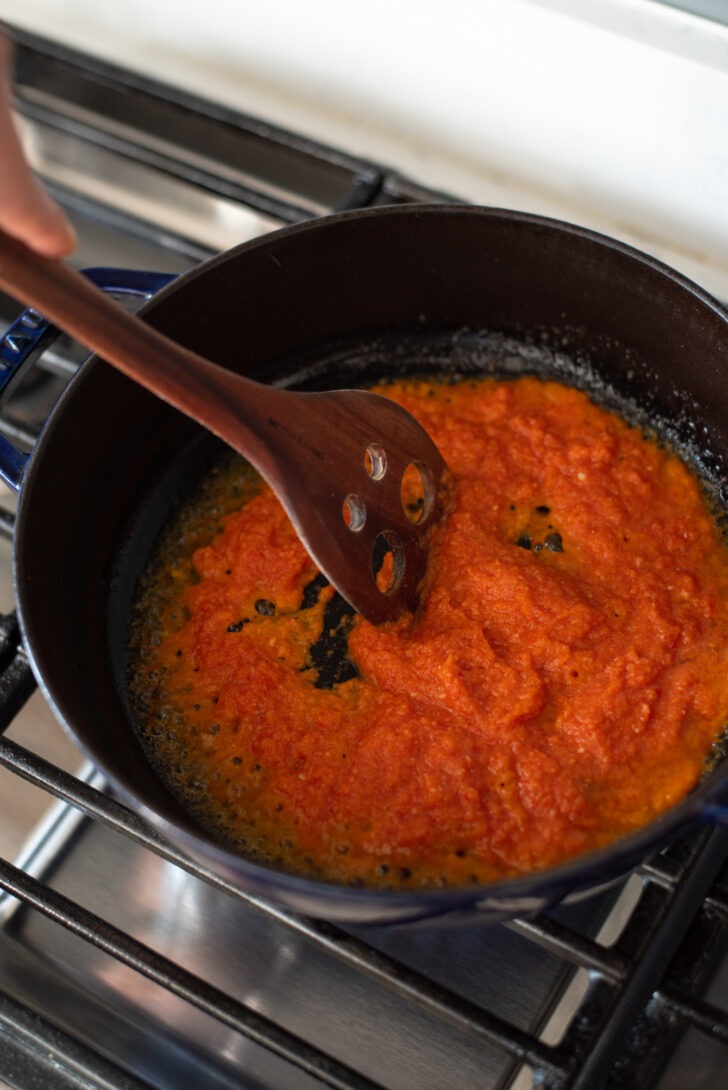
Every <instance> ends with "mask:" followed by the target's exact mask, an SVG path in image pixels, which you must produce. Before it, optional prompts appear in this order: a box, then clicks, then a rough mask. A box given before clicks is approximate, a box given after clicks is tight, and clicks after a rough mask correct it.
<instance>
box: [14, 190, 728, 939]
mask: <svg viewBox="0 0 728 1090" xmlns="http://www.w3.org/2000/svg"><path fill="white" fill-rule="evenodd" d="M125 277H127V274H124V273H115V274H114V275H113V276H111V277H110V278H109V277H108V276H107V280H108V279H110V280H111V281H112V282H111V283H109V284H107V286H109V287H114V288H116V289H119V288H120V287H121V288H124V286H125V284H127V283H128V285H129V288H128V290H139V281H138V278H136V279H135V278H134V277H133V276H131V274H128V277H127V278H126V279H125ZM163 279H164V278H162V280H163ZM159 283H161V280H160V281H157V280H155V279H154V278H152V279H151V280H149V279H147V280H143V281H142V285H141V290H143V291H145V292H151V290H152V289H153V288H156V287H158V286H159ZM140 313H141V314H142V316H143V317H144V319H145V320H146V321H147V322H149V323H151V324H152V325H154V326H156V327H157V328H158V329H160V330H162V331H163V332H165V333H167V334H168V335H170V336H171V337H173V338H174V339H176V340H178V341H180V342H181V343H182V344H184V345H186V346H188V347H189V348H191V349H193V350H195V351H197V352H199V353H201V354H202V355H204V356H206V357H208V358H210V359H213V360H215V361H217V362H218V363H220V364H222V365H224V366H227V367H230V368H233V369H245V370H246V372H247V373H249V374H251V375H252V376H253V377H255V378H257V379H259V380H260V381H266V382H277V383H291V384H296V385H298V386H301V387H304V388H313V387H326V386H342V385H362V384H367V383H370V382H372V381H378V380H379V379H382V378H386V377H397V376H399V375H401V374H403V373H407V372H415V371H416V372H417V373H423V372H425V373H428V372H435V371H436V372H441V371H443V370H445V371H449V372H453V373H458V374H463V373H464V374H472V373H480V372H485V373H500V372H502V373H504V374H517V373H521V372H524V373H525V372H534V371H535V372H537V373H544V374H550V375H552V376H553V377H556V378H561V379H563V380H564V381H567V382H571V383H573V384H575V385H578V386H581V387H582V388H584V389H586V390H587V391H591V392H593V393H594V395H595V396H598V397H604V398H608V397H610V396H612V395H615V396H618V397H619V398H620V399H621V400H622V401H624V403H625V404H629V405H631V406H633V407H634V412H635V414H637V415H638V416H641V417H643V418H648V419H649V420H651V421H653V422H655V424H656V425H657V426H658V428H662V429H663V431H664V432H665V433H666V435H667V436H668V437H669V439H670V440H671V441H672V442H673V443H675V444H676V445H677V447H678V448H679V449H680V450H681V451H682V452H683V453H684V454H685V456H686V457H688V458H689V459H692V460H693V461H694V462H695V463H696V465H698V466H699V468H700V471H701V472H702V473H703V474H704V475H705V477H706V480H708V482H709V487H710V489H711V491H712V492H713V494H714V498H715V501H716V503H718V504H721V505H722V504H725V503H726V502H728V486H727V485H726V484H725V480H726V475H727V472H728V313H727V312H726V310H725V309H724V308H723V307H722V306H721V305H720V304H719V303H718V302H717V301H715V300H714V299H712V298H711V297H710V296H709V295H708V294H706V293H705V292H704V291H703V290H701V289H700V288H699V287H698V286H696V285H695V284H693V283H690V282H689V281H688V280H686V279H685V278H684V277H683V276H681V275H679V274H678V273H677V272H675V271H672V270H671V269H669V268H667V267H665V266H664V265H662V264H661V263H660V262H658V261H656V260H654V259H653V258H651V257H649V256H646V255H645V254H642V253H640V252H638V251H636V250H634V249H632V248H630V247H628V246H626V245H624V244H622V243H621V242H619V241H615V240H613V239H610V238H607V237H604V236H600V235H598V234H595V233H594V232H592V231H590V230H586V229H583V228H580V227H577V226H573V225H570V224H567V223H562V222H557V221H554V220H550V219H546V218H543V217H539V216H536V215H529V214H524V213H520V212H512V211H507V210H500V209H489V208H475V207H471V206H466V205H427V206H421V205H402V206H383V207H380V208H373V209H366V210H358V211H354V212H347V213H343V214H341V215H334V216H330V217H325V218H322V219H319V220H315V221H311V222H307V223H304V224H299V225H297V226H294V227H291V228H284V229H281V230H279V231H275V232H273V233H271V234H269V235H267V236H265V237H263V238H261V239H257V240H254V241H252V242H249V243H246V244H244V245H242V246H239V247H236V248H235V249H233V250H230V251H228V252H226V253H223V254H220V255H219V256H216V257H214V258H213V259H211V260H209V261H207V262H205V263H204V264H202V265H200V266H198V267H197V268H195V269H193V270H192V271H190V272H188V273H186V274H184V275H181V276H179V277H177V278H175V279H172V280H171V281H170V282H168V283H166V285H165V286H163V287H161V288H160V290H158V291H156V292H155V293H154V294H152V295H151V297H150V298H149V299H148V300H147V301H146V302H145V303H144V304H143V306H142V308H141V311H140ZM41 328H42V322H41V320H40V319H39V318H38V316H37V315H34V314H32V313H29V314H28V313H26V315H24V316H23V318H21V320H20V323H19V324H18V326H16V327H15V329H14V331H13V332H12V334H11V335H10V337H9V338H6V339H5V341H4V342H3V345H2V355H3V358H4V359H5V361H6V362H8V361H10V360H12V359H13V358H14V357H15V356H18V357H19V356H22V355H24V353H23V352H22V351H20V348H22V344H21V342H23V341H32V340H33V338H34V337H35V335H36V331H37V330H39V329H41ZM19 333H20V334H22V336H19ZM219 456H220V449H219V445H218V444H217V443H216V441H215V440H212V439H211V438H210V437H209V436H208V435H207V434H205V433H204V432H203V431H202V430H201V429H200V428H198V427H197V426H196V425H194V424H193V423H191V422H190V421H189V420H188V419H187V418H186V417H182V416H181V415H180V414H179V413H177V412H176V411H175V410H173V409H171V408H170V407H169V406H167V405H166V404H164V403H162V402H161V401H159V400H158V399H156V398H155V397H154V396H153V395H151V394H149V393H147V392H146V391H145V390H143V389H142V388H141V387H139V386H137V385H135V384H134V383H133V382H131V381H130V380H129V379H127V378H125V377H124V376H122V375H121V374H119V373H118V372H117V371H116V370H114V369H112V368H111V367H109V366H108V365H107V364H106V363H104V361H103V360H101V359H98V358H95V357H91V358H89V359H88V360H87V361H86V362H85V363H84V364H83V365H82V366H81V367H80V368H79V370H78V372H77V374H76V375H75V376H74V378H73V379H72V380H71V382H70V383H69V384H68V386H67V387H66V389H65V391H64V393H63V394H62V396H61V397H60V399H59V401H58V403H57V404H56V406H55V408H54V409H53V411H52V413H51V414H50V416H49V419H48V421H47V423H46V425H45V427H44V429H43V431H42V434H41V436H40V438H39V440H38V442H37V444H36V446H35V448H34V449H33V451H32V452H31V454H30V455H29V456H26V455H21V454H19V453H18V452H17V451H16V450H14V449H13V448H12V447H11V446H10V444H9V443H8V441H7V440H6V439H2V441H1V443H0V461H1V462H2V474H3V476H4V478H5V479H6V480H7V481H9V482H10V483H11V484H12V485H13V486H14V487H15V488H17V489H18V490H19V504H18V513H17V523H16V536H15V546H14V549H15V551H14V565H15V569H14V570H15V585H16V593H17V605H18V613H19V618H20V623H21V628H22V632H23V638H24V640H25V642H26V645H27V651H28V654H29V656H30V661H31V663H32V666H33V670H34V672H35V674H36V676H37V678H38V681H39V684H40V686H41V688H42V690H43V692H44V693H45V695H46V697H47V699H48V700H49V702H50V704H51V706H52V707H53V709H54V711H55V714H56V715H57V717H58V718H59V720H60V722H61V723H62V724H63V725H64V726H65V727H66V729H67V730H68V731H69V732H70V734H71V735H72V737H73V738H74V739H75V740H76V742H77V743H78V745H79V746H80V747H81V749H82V750H83V751H85V753H86V754H87V755H88V756H89V757H90V758H91V760H92V761H93V762H94V763H95V764H96V765H97V766H98V767H99V768H100V769H101V770H102V771H103V773H104V774H105V776H106V778H107V781H108V783H109V785H110V788H111V790H113V791H114V792H115V793H116V794H117V795H118V797H119V798H120V799H121V800H122V801H123V802H124V803H125V804H126V805H127V806H129V807H130V808H131V809H132V810H133V811H135V812H136V813H137V814H139V815H141V817H142V818H144V819H146V820H147V821H148V822H149V823H150V824H151V825H153V826H154V827H155V828H156V829H157V831H158V832H159V833H160V834H161V835H162V836H163V837H164V838H166V839H167V840H168V841H169V842H171V843H172V844H174V845H175V846H176V847H177V848H178V849H180V850H181V851H182V852H183V853H185V854H186V855H188V856H189V857H190V858H191V859H193V860H196V861H198V862H199V863H201V864H202V865H204V867H205V868H207V869H208V870H211V871H212V872H214V873H216V874H219V875H220V876H222V877H224V878H225V879H226V880H229V881H231V882H233V883H235V884H236V885H237V886H238V887H240V888H241V889H243V890H246V891H249V892H251V893H254V894H256V895H259V896H262V897H264V898H268V899H269V900H271V901H274V902H277V903H279V904H282V905H285V906H287V907H289V908H292V909H294V910H297V911H300V912H303V913H307V914H311V915H314V916H317V917H321V918H328V919H331V920H338V921H342V922H347V923H351V924H405V923H409V924H412V923H415V922H423V921H424V922H428V923H435V922H437V923H450V924H460V923H464V922H473V921H482V922H494V921H496V920H499V919H503V918H507V917H513V916H517V915H525V914H530V913H534V912H537V911H541V910H544V909H546V908H547V907H549V906H550V905H553V904H554V903H556V902H558V901H561V900H563V899H565V898H570V897H576V896H582V895H584V893H585V892H586V891H589V890H590V889H592V888H593V887H596V886H599V885H602V884H603V883H605V882H606V881H609V880H612V879H614V878H616V877H617V876H618V875H620V874H623V873H625V872H627V871H628V870H629V869H630V868H631V867H633V866H634V865H636V864H637V863H639V862H640V861H641V860H643V859H644V858H645V856H646V855H648V854H649V853H650V852H653V851H655V850H657V849H659V848H660V847H661V846H663V845H664V844H666V843H667V842H669V840H670V838H672V837H674V835H675V834H676V832H677V831H678V830H679V829H682V828H683V827H685V826H686V825H687V824H689V823H691V822H693V821H699V820H703V821H706V820H712V821H715V820H718V821H725V820H726V817H727V816H728V808H726V806H724V801H725V800H728V762H727V761H726V760H719V761H716V762H715V765H714V767H713V769H712V771H711V772H710V774H709V775H708V776H706V778H705V779H704V780H703V781H702V782H701V783H700V784H699V785H698V787H696V788H695V790H693V791H692V793H691V794H690V795H689V796H688V797H687V798H686V799H685V800H684V801H683V802H681V803H680V804H679V805H677V806H675V807H673V808H672V809H671V810H669V811H668V812H667V813H665V814H664V815H663V816H662V817H661V818H659V819H658V820H657V821H654V822H653V823H651V824H650V825H649V826H648V827H646V828H645V829H643V830H642V831H640V832H638V833H636V834H633V835H631V836H629V837H626V838H624V839H623V840H620V841H618V842H616V843H614V844H612V845H611V846H609V847H607V848H605V849H602V850H600V851H598V852H595V853H593V854H591V855H588V856H584V857H581V858H578V859H576V860H573V861H571V862H569V863H567V864H565V865H563V866H560V867H557V868H553V869H550V870H545V871H541V872H534V873H532V874H528V875H523V876H520V877H518V878H513V879H508V880H503V881H498V882H495V883H492V884H490V885H477V886H469V887H467V888H458V889H455V888H448V889H442V890H441V889H437V890H432V889H428V890H409V891H405V890H402V891H399V890H397V891H387V890H376V889H366V888H361V887H349V886H343V885H336V884H333V883H325V882H320V881H317V880H313V879H309V878H304V877H300V876H296V875H292V874H288V873H283V872H281V871H278V870H275V869H273V868H269V867H265V866H262V865H260V864H259V863H256V862H254V861H252V860H250V859H247V858H245V856H243V855H241V854H238V853H236V852H235V851H233V850H232V849H229V848H228V847H226V846H225V845H224V844H221V843H220V842H219V841H217V840H215V839H214V838H213V837H212V836H210V835H208V834H207V833H206V832H204V831H203V830H202V829H201V828H199V827H198V826H197V824H196V823H195V822H194V820H193V819H192V818H191V817H190V816H189V815H188V814H187V813H186V812H185V810H184V808H183V807H182V806H181V805H180V803H179V802H178V801H177V800H176V799H175V798H174V797H173V796H172V795H171V794H170V793H169V791H168V790H167V788H166V787H165V786H164V784H163V783H162V781H161V780H160V778H159V777H158V775H157V774H156V772H155V771H154V769H153V768H152V766H151V764H150V763H149V761H148V760H147V757H146V756H145V752H144V749H143V747H142V745H141V744H140V741H139V736H138V731H137V725H136V724H135V720H134V713H133V711H132V707H131V704H130V701H129V696H128V692H127V682H126V676H127V656H128V625H129V621H130V617H131V612H132V602H133V599H134V595H135V589H136V587H137V584H138V580H139V578H140V576H141V574H142V572H143V570H144V567H145V564H146V562H147V560H148V557H149V554H150V550H151V548H152V546H153V544H154V542H155V540H156V538H157V537H158V535H159V533H160V532H161V530H162V528H163V527H164V525H165V523H166V522H167V521H168V519H169V517H170V513H171V512H172V511H173V510H174V509H175V507H176V505H178V504H179V503H180V502H181V500H182V499H183V498H184V497H185V495H187V494H188V492H189V490H190V488H191V487H192V485H193V484H194V482H196V481H197V480H199V479H200V478H201V476H202V475H203V474H204V473H205V472H207V471H208V469H209V467H210V466H211V465H212V464H213V463H214V461H215V459H216V458H218V457H219Z"/></svg>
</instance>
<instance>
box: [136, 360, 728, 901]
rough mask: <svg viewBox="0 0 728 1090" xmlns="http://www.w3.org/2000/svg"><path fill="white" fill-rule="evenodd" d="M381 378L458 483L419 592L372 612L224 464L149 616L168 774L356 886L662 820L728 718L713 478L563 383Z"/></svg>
mask: <svg viewBox="0 0 728 1090" xmlns="http://www.w3.org/2000/svg"><path fill="white" fill-rule="evenodd" d="M379 392H382V393H385V394H386V395H387V396H389V397H392V398H394V399H396V400H397V401H398V402H400V403H401V404H402V405H404V406H405V408H407V409H408V410H409V411H410V412H412V413H413V415H415V416H416V417H417V418H418V419H419V420H420V421H421V422H422V424H423V425H424V426H425V427H426V428H427V430H428V431H429V433H430V434H431V436H432V437H433V439H434V440H435V442H436V443H437V444H438V446H439V447H440V450H441V451H442V454H443V456H444V458H445V460H446V462H447V463H448V465H449V467H450V470H451V472H452V475H453V478H454V482H455V487H454V490H453V496H452V500H451V509H450V511H449V514H448V517H447V519H446V520H445V522H444V523H443V525H442V526H441V527H440V528H438V530H437V532H436V534H435V536H434V538H433V542H432V548H431V562H430V566H429V570H428V575H427V578H426V592H425V594H424V595H423V602H422V605H421V608H420V610H419V612H418V613H417V615H416V616H414V617H413V616H409V615H408V616H406V617H404V618H402V619H400V620H399V621H397V622H392V623H387V624H384V625H382V626H379V627H375V626H373V625H371V624H369V623H368V622H366V621H365V620H363V619H362V618H361V617H359V616H357V615H353V614H351V613H350V612H349V610H348V607H346V606H345V604H344V603H343V602H342V601H341V599H340V598H339V597H338V595H335V594H334V593H333V591H332V588H331V587H330V586H328V585H327V584H326V581H325V580H324V579H323V578H322V577H321V576H320V574H319V573H318V572H317V570H316V568H315V566H314V565H313V563H312V561H311V560H310V559H309V557H308V555H307V553H306V552H305V550H304V548H303V546H302V545H301V543H300V542H299V540H298V538H297V536H296V534H295V532H294V530H293V528H292V526H291V524H290V523H289V521H288V519H287V517H286V516H285V514H284V512H283V510H282V508H281V506H280V504H279V503H278V501H277V499H276V498H275V496H274V495H273V494H272V492H271V491H270V490H269V489H268V487H267V486H265V485H264V484H262V483H261V482H260V481H259V480H257V479H256V478H255V475H254V474H253V472H252V471H251V470H250V469H249V467H246V466H244V465H243V464H242V463H240V462H237V461H235V462H232V463H231V464H230V465H229V466H228V467H227V468H221V469H219V470H218V471H216V472H215V473H213V474H212V476H211V478H210V480H209V481H208V482H207V485H206V489H205V491H204V492H203V494H202V495H201V496H200V497H198V498H197V500H196V501H195V502H194V503H192V504H190V505H188V506H187V507H186V508H185V510H184V511H182V512H181V513H180V514H179V517H178V518H177V520H176V521H175V524H174V526H172V527H171V528H170V530H169V531H168V533H167V534H166V536H165V540H164V541H163V542H162V543H161V545H160V547H159V549H158V551H157V555H156V557H155V559H154V561H153V563H152V565H151V567H150V569H149V571H148V573H147V575H146V577H145V579H144V583H143V587H142V589H141V592H140V595H139V598H138V602H137V607H136V614H135V618H134V621H133V624H132V638H131V645H132V665H131V673H130V688H131V692H132V696H133V700H134V703H135V706H136V710H137V714H138V717H139V721H140V723H141V724H142V728H141V733H142V736H143V740H144V743H145V745H146V747H147V749H148V752H149V754H150V758H151V760H152V761H153V762H154V764H155V767H156V768H157V769H158V771H159V772H160V774H161V775H162V776H163V777H164V778H165V779H166V781H167V783H168V785H169V786H170V788H171V789H172V790H173V791H174V792H175V793H176V794H177V795H178V796H179V797H180V798H181V799H182V800H183V802H184V803H185V805H186V806H187V807H188V809H190V810H191V811H192V812H193V813H194V814H195V816H196V818H197V820H198V821H199V822H200V824H201V825H203V826H204V827H206V828H207V829H208V830H210V831H211V832H213V834H215V835H217V836H219V837H220V838H221V839H223V840H224V841H226V842H228V843H229V844H230V845H232V846H233V847H235V848H237V849H239V850H240V851H241V852H243V853H245V854H246V855H248V856H250V857H252V858H255V859H257V860H259V861H262V862H264V863H267V864H269V865H272V866H275V867H280V868H283V869H286V870H289V871H292V872H296V873H302V874H306V875H309V876H312V877H315V878H319V879H321V878H323V879H326V880H330V881H334V882H340V883H347V884H365V885H370V886H386V887H398V886H399V887H401V886H404V887H407V888H413V887H422V886H424V887H428V886H442V885H449V886H454V885H458V884H464V883H470V882H488V881H491V880H495V879H499V878H503V877H506V876H512V875H517V874H521V873H524V872H529V871H533V870H539V869H543V868H547V867H550V866H553V865H556V864H559V863H561V862H564V861H566V860H568V859H572V858H574V857H576V856H579V855H580V854H582V853H585V852H588V851H591V850H593V849H596V848H599V847H601V846H603V845H606V844H608V843H610V842H611V841H613V840H615V839H617V838H619V837H622V836H624V835H625V834H628V833H629V832H631V831H634V830H636V829H639V828H640V827H642V826H644V825H646V824H647V823H649V822H650V821H651V820H653V819H654V818H656V817H657V816H658V815H659V814H661V813H662V812H663V811H665V810H667V809H668V808H670V807H671V806H673V805H674V804H675V803H677V802H678V801H680V800H681V799H682V798H683V797H684V796H685V795H686V793H688V792H689V791H690V790H691V789H692V788H693V787H694V786H695V784H696V783H697V782H698V780H699V779H700V777H701V775H702V774H703V773H704V772H705V769H706V767H707V764H708V762H709V760H710V756H711V752H712V750H713V748H714V747H715V746H716V745H717V743H718V741H719V739H720V737H721V734H722V731H723V728H724V726H725V723H726V721H728V549H727V548H726V545H725V544H724V541H723V538H722V535H721V532H720V531H719V529H718V527H717V525H716V519H715V513H714V512H713V511H712V509H711V505H710V503H709V502H708V500H707V498H706V494H705V491H704V489H703V487H702V485H701V483H700V481H699V479H698V478H697V476H696V475H695V474H694V473H693V472H692V471H691V470H690V469H689V468H688V467H687V466H686V465H685V463H684V462H683V461H682V460H681V459H680V458H679V457H678V456H677V455H676V454H675V453H673V452H672V451H670V450H669V449H666V448H665V446H664V445H662V444H660V443H659V442H658V441H656V440H655V439H654V438H652V437H650V436H647V435H646V434H645V433H644V431H643V430H642V429H641V428H638V427H635V426H631V425H630V424H629V423H627V422H626V421H625V420H624V419H622V418H621V417H620V416H619V415H617V414H615V413H613V412H611V411H607V410H605V409H604V408H601V407H599V406H598V405H596V404H595V403H594V402H593V401H592V400H590V399H589V398H588V397H587V396H586V395H585V394H584V393H582V392H579V391H577V390H576V389H573V388H570V387H567V386H565V385H562V384H560V383H557V382H553V381H546V380H542V379H538V378H532V377H521V378H518V379H509V380H499V379H494V378H485V379H478V380H467V381H462V382H456V383H450V384H447V383H442V384H437V383H431V382H424V381H407V382H402V383H396V384H393V385H391V386H387V387H384V388H382V389H380V391H379Z"/></svg>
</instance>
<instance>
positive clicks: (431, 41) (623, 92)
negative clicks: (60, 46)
mask: <svg viewBox="0 0 728 1090" xmlns="http://www.w3.org/2000/svg"><path fill="white" fill-rule="evenodd" d="M0 18H3V19H5V20H7V21H8V22H10V23H13V22H15V23H17V24H18V25H21V26H23V27H25V28H27V29H30V30H34V31H36V32H38V33H42V34H46V35H47V36H49V37H53V38H56V39H57V40H60V41H64V42H66V43H68V44H71V45H73V46H75V47H77V48H81V49H85V50H88V51H91V52H93V53H95V54H97V55H99V56H102V57H104V58H106V59H108V60H111V61H114V62H117V63H121V64H124V65H127V66H130V67H133V68H137V69H139V70H141V71H144V72H146V73H148V74H150V75H153V76H155V77H157V78H159V79H162V80H165V81H168V82H172V83H176V84H179V85H182V86H185V87H187V88H188V89H190V90H193V91H197V92H199V93H203V94H205V95H208V96H209V97H212V98H217V99H219V100H221V101H224V102H226V103H227V104H229V105H231V106H233V107H237V108H239V109H241V110H243V111H244V112H247V113H252V114H255V115H258V116H261V117H263V118H267V119H269V120H270V121H273V122H275V123H278V124H282V125H284V126H285V127H288V128H293V129H295V130H297V131H300V132H303V133H306V134H308V135H311V136H312V137H315V138H317V139H320V140H323V141H325V142H328V143H333V144H336V145H339V146H342V147H344V148H346V149H347V150H349V151H351V152H353V153H356V154H364V155H367V156H370V157H372V158H376V159H377V160H379V161H381V162H385V163H387V164H390V165H392V166H393V167H396V168H398V169H400V170H402V171H403V172H405V173H407V174H409V175H411V176H412V177H414V178H415V179H417V180H418V181H421V182H423V183H424V184H426V185H431V186H434V187H437V188H441V189H444V190H447V191H450V192H453V193H456V194H458V195H460V196H462V197H463V198H465V199H469V200H474V201H477V202H478V203H483V204H496V205H501V206H505V207H512V208H526V209H529V210H532V211H537V212H543V213H545V214H549V215H556V216H559V217H561V218H564V219H569V220H572V221H574V222H578V223H582V224H587V225H589V226H592V227H595V228H596V229H599V230H603V231H606V232H607V233H609V234H612V235H615V236H618V237H621V238H623V239H625V240H627V241H629V242H632V243H634V244H635V245H637V246H639V247H641V248H642V249H645V250H649V251H650V252H651V253H653V254H655V255H657V256H659V257H662V258H663V259H664V260H667V261H668V263H670V264H672V265H674V266H675V267H677V268H679V269H680V270H681V271H683V272H685V273H686V274H687V275H689V276H691V277H693V278H694V279H696V280H698V281H699V282H700V283H702V284H703V285H704V286H705V287H706V288H708V290H711V291H713V292H715V293H716V294H718V295H720V296H721V297H723V298H728V27H726V26H725V25H722V24H719V23H717V22H713V21H711V20H707V19H702V18H699V17H697V16H692V15H689V14H686V13H683V12H680V11H678V10H677V9H675V8H672V7H669V6H667V5H665V4H662V3H659V2H658V0H448V2H447V3H443V2H442V0H418V2H417V3H411V2H409V0H400V2H399V3H398V2H397V0H394V2H392V0H387V2H386V3H385V2H384V0H370V2H369V3H368V4H367V5H366V8H361V7H354V6H353V5H350V4H346V3H342V2H341V0H336V2H335V0H308V2H307V3H306V4H301V3H298V2H297V0H265V2H262V3H261V2H259V0H255V2H250V0H239V2H236V0H206V3H204V4H200V3H198V2H194V3H193V2H191V0H151V2H150V0H126V2H125V3H124V4H103V5H102V4H99V3H98V2H97V0H0Z"/></svg>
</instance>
